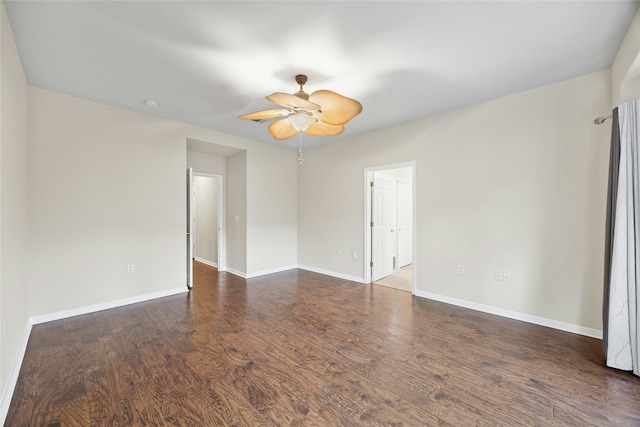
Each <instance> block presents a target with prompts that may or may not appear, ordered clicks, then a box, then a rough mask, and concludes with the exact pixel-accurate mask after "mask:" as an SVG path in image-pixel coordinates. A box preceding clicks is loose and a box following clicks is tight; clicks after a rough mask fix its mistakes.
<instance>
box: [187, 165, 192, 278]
mask: <svg viewBox="0 0 640 427" xmlns="http://www.w3.org/2000/svg"><path fill="white" fill-rule="evenodd" d="M192 194H193V170H192V169H191V168H188V169H187V288H189V289H191V287H192V286H193V209H192V207H193V201H192V197H191V196H192Z"/></svg>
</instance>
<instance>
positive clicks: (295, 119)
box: [289, 111, 316, 132]
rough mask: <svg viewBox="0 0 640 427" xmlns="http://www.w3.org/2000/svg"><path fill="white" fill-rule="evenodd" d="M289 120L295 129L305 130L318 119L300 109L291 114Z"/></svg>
mask: <svg viewBox="0 0 640 427" xmlns="http://www.w3.org/2000/svg"><path fill="white" fill-rule="evenodd" d="M289 121H290V122H291V126H293V127H294V128H295V130H297V131H298V132H304V131H305V130H307V129H308V128H309V126H311V123H313V122H315V121H316V119H315V118H313V117H312V116H311V115H310V114H309V113H307V112H305V111H298V112H296V113H294V114H292V115H291V116H289Z"/></svg>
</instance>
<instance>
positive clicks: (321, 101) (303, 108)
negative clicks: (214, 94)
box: [238, 74, 362, 164]
mask: <svg viewBox="0 0 640 427" xmlns="http://www.w3.org/2000/svg"><path fill="white" fill-rule="evenodd" d="M306 82H307V76H305V75H304V74H298V75H297V76H296V83H298V84H299V85H300V90H299V91H298V92H296V93H294V94H293V95H290V94H288V93H283V92H274V93H272V94H271V95H269V96H267V97H266V98H267V100H268V101H270V102H272V103H274V104H277V105H280V106H282V107H285V108H272V109H269V110H262V111H257V112H255V113H251V114H245V115H243V116H240V117H238V118H239V119H243V120H256V121H260V120H266V119H279V120H276V121H274V122H273V123H271V125H269V133H270V134H271V135H272V136H273V137H274V138H275V139H278V140H282V139H287V138H291V137H292V136H294V135H296V134H299V141H300V142H299V144H298V160H299V161H300V164H302V133H306V134H307V135H310V136H336V135H340V134H341V133H342V132H344V125H345V124H346V123H347V122H348V121H349V120H351V119H352V118H354V117H355V116H357V115H358V114H360V113H361V112H362V104H360V103H359V102H358V101H356V100H355V99H351V98H347V97H346V96H343V95H340V94H338V93H335V92H332V91H330V90H317V91H315V92H313V93H312V94H311V95H309V94H307V93H305V91H304V90H303V86H304V84H305V83H306Z"/></svg>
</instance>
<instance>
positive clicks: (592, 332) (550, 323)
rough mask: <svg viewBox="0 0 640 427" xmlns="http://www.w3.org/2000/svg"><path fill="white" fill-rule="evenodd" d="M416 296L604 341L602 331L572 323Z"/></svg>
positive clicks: (421, 293) (418, 293)
mask: <svg viewBox="0 0 640 427" xmlns="http://www.w3.org/2000/svg"><path fill="white" fill-rule="evenodd" d="M415 295H416V296H418V297H422V298H427V299H431V300H434V301H440V302H444V303H447V304H451V305H455V306H458V307H464V308H469V309H471V310H476V311H481V312H483V313H488V314H494V315H496V316H501V317H507V318H509V319H514V320H521V321H523V322H527V323H533V324H534V325H540V326H546V327H548V328H553V329H558V330H560V331H565V332H571V333H574V334H578V335H584V336H587V337H591V338H598V339H602V331H601V330H598V329H593V328H587V327H584V326H580V325H574V324H572V323H565V322H560V321H558V320H553V319H547V318H545V317H538V316H534V315H531V314H526V313H519V312H517V311H511V310H505V309H503V308H499V307H493V306H490V305H484V304H478V303H475V302H471V301H465V300H461V299H457V298H451V297H447V296H443V295H438V294H432V293H430V292H424V291H416V292H415Z"/></svg>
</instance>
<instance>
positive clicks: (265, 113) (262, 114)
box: [238, 108, 291, 120]
mask: <svg viewBox="0 0 640 427" xmlns="http://www.w3.org/2000/svg"><path fill="white" fill-rule="evenodd" d="M289 114H291V111H289V110H285V109H284V108H272V109H270V110H262V111H256V112H255V113H251V114H245V115H244V116H240V117H238V118H239V119H243V120H264V119H274V118H276V117H282V116H288V115H289Z"/></svg>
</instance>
